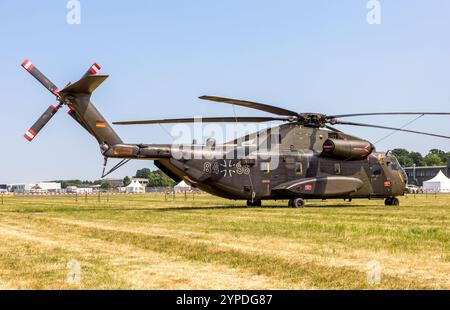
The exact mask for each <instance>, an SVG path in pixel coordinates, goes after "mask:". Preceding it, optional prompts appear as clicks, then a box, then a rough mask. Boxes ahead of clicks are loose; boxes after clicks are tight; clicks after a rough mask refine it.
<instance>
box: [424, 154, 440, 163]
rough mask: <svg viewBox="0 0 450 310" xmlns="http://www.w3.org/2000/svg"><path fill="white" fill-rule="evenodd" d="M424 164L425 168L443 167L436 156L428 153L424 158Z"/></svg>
mask: <svg viewBox="0 0 450 310" xmlns="http://www.w3.org/2000/svg"><path fill="white" fill-rule="evenodd" d="M424 159H425V163H426V164H427V166H443V165H444V162H443V161H442V159H441V157H440V156H439V155H438V154H432V153H429V154H428V155H427V156H425V158H424Z"/></svg>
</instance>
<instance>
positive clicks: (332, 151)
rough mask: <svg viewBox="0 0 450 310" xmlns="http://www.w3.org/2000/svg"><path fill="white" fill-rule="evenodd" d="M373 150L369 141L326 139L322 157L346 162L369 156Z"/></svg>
mask: <svg viewBox="0 0 450 310" xmlns="http://www.w3.org/2000/svg"><path fill="white" fill-rule="evenodd" d="M374 149H375V147H374V146H373V144H372V143H370V142H369V141H364V140H339V139H327V140H326V141H325V142H324V143H323V147H322V155H323V156H327V157H335V158H340V159H346V160H360V159H364V158H366V157H367V156H369V155H370V154H371V153H372V151H373V150H374Z"/></svg>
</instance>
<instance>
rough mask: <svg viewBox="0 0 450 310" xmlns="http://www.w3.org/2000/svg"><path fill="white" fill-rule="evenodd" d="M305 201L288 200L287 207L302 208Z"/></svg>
mask: <svg viewBox="0 0 450 310" xmlns="http://www.w3.org/2000/svg"><path fill="white" fill-rule="evenodd" d="M304 206H305V201H304V200H303V199H302V198H295V199H290V200H289V207H291V208H303V207H304Z"/></svg>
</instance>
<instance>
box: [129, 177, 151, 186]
mask: <svg viewBox="0 0 450 310" xmlns="http://www.w3.org/2000/svg"><path fill="white" fill-rule="evenodd" d="M131 182H138V183H139V184H141V185H142V186H144V187H147V185H148V179H145V178H131Z"/></svg>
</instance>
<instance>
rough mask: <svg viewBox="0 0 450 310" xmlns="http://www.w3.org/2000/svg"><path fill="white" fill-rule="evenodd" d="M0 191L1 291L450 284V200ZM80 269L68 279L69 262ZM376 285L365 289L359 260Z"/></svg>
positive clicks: (443, 286) (441, 197)
mask: <svg viewBox="0 0 450 310" xmlns="http://www.w3.org/2000/svg"><path fill="white" fill-rule="evenodd" d="M186 198H187V199H186V200H185V198H184V195H178V196H177V197H176V199H175V200H174V201H173V200H172V197H171V196H168V197H167V199H168V200H167V201H166V200H165V197H164V194H162V195H161V194H146V195H126V196H109V197H108V199H107V197H106V196H102V197H101V201H100V202H98V197H97V196H90V197H89V198H88V200H87V202H86V201H85V200H84V197H80V196H79V197H78V201H75V198H74V197H69V196H48V197H32V196H23V197H21V196H8V197H6V196H5V197H4V204H3V205H1V203H0V288H2V289H61V288H63V289H78V288H84V289H96V288H98V289H116V288H119V289H128V288H130V289H328V288H329V289H390V288H393V289H421V288H425V289H435V288H439V289H450V195H438V196H436V197H435V196H434V195H429V196H425V195H422V196H419V195H418V196H416V198H414V197H413V196H409V197H406V198H405V197H403V198H401V207H399V208H396V207H385V206H384V205H383V202H382V201H369V200H356V201H353V202H352V203H348V202H343V201H341V200H339V201H337V200H331V201H326V202H322V201H309V202H308V207H307V208H304V209H290V208H287V207H285V205H286V202H285V201H279V202H272V203H271V202H266V203H265V205H270V207H262V208H247V207H244V203H243V202H234V201H228V200H223V199H219V198H216V197H212V196H209V195H196V196H195V198H194V200H192V196H191V195H188V196H187V197H186ZM72 259H75V260H77V261H78V262H79V263H80V266H81V279H80V284H79V285H77V284H71V285H69V284H67V281H66V280H67V276H68V273H69V272H70V271H69V267H68V265H67V264H68V262H69V261H70V260H72ZM372 260H376V261H377V262H379V264H380V265H381V284H379V285H376V284H368V282H367V274H366V271H367V267H368V265H367V264H368V263H369V262H370V261H372Z"/></svg>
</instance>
